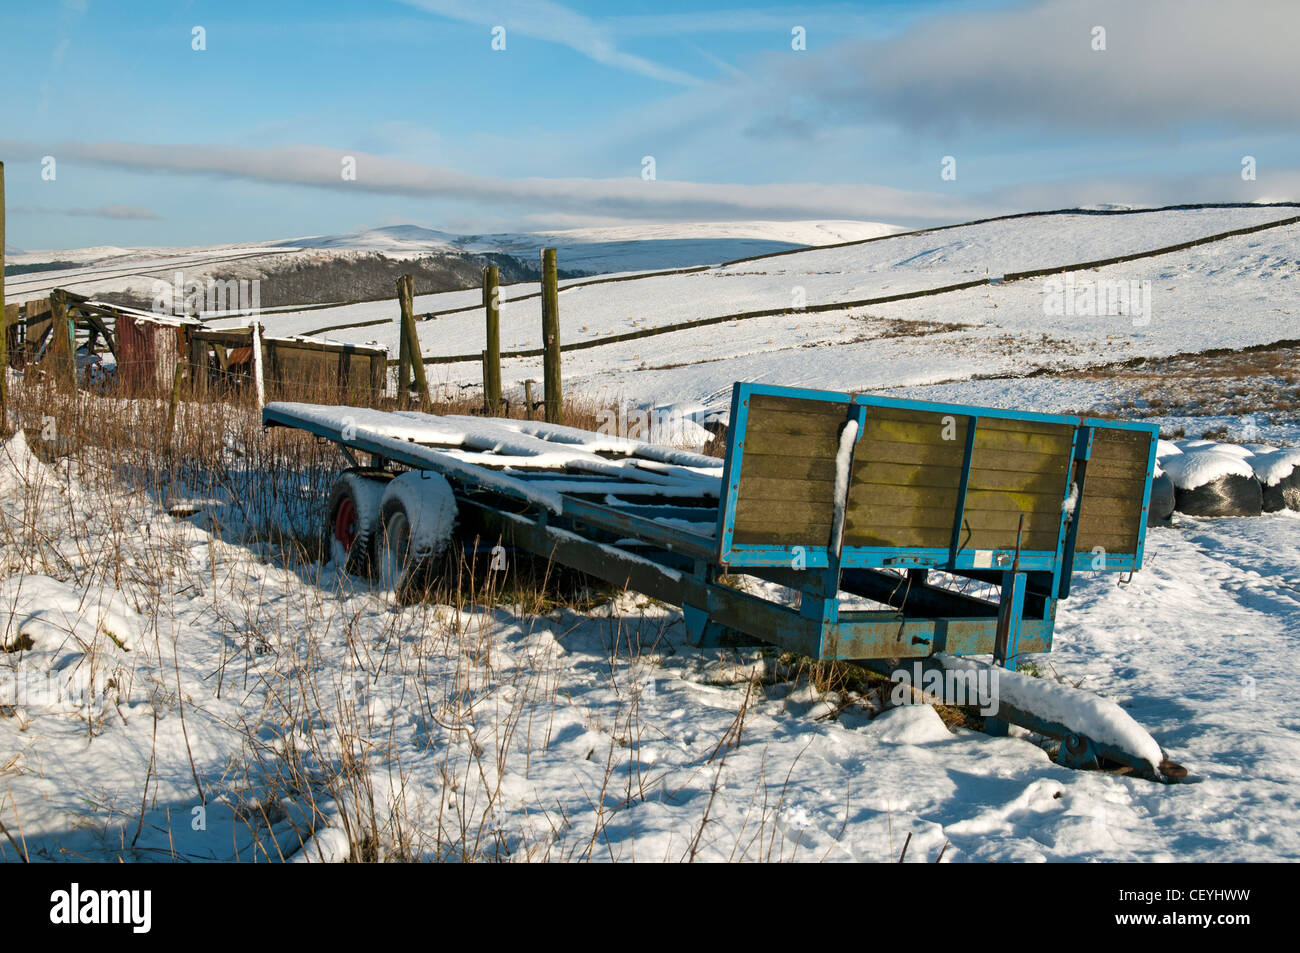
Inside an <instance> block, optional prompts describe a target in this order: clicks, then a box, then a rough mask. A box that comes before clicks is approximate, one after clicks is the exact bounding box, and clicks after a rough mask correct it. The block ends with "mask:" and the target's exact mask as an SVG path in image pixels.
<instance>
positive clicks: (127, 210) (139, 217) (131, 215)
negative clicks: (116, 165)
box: [9, 205, 162, 222]
mask: <svg viewBox="0 0 1300 953" xmlns="http://www.w3.org/2000/svg"><path fill="white" fill-rule="evenodd" d="M9 211H10V212H11V213H14V214H28V215H69V216H71V217H73V218H110V219H115V220H117V221H123V222H126V221H157V220H161V218H162V216H161V215H159V214H158V213H157V212H155V211H154V210H153V209H151V208H144V207H142V206H139V205H98V206H96V207H95V208H51V207H50V206H46V205H15V206H11V207H10V209H9Z"/></svg>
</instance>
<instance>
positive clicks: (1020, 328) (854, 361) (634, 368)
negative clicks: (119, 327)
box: [229, 208, 1300, 409]
mask: <svg viewBox="0 0 1300 953" xmlns="http://www.w3.org/2000/svg"><path fill="white" fill-rule="evenodd" d="M1294 212H1295V209H1293V208H1235V209H1203V210H1180V211H1164V212H1150V213H1131V214H1120V215H1104V216H1103V215H1083V214H1060V215H1046V216H1039V217H1033V218H1023V219H1011V220H1007V221H1000V222H990V223H986V224H982V225H969V226H962V227H960V228H954V229H949V230H946V231H939V232H931V233H924V234H920V235H900V236H896V237H888V238H885V239H882V240H880V241H872V242H868V243H866V244H860V245H851V246H846V247H842V248H829V249H811V250H807V251H801V252H797V253H794V254H788V255H780V256H777V257H769V258H764V259H760V260H757V261H751V262H743V263H739V264H735V265H730V266H726V267H721V268H713V269H709V270H706V271H701V272H694V273H690V274H678V275H665V276H658V277H654V276H652V277H645V278H640V279H636V280H632V281H623V282H615V283H604V284H592V285H583V284H582V283H581V282H562V283H561V286H562V290H561V293H560V319H561V339H562V340H563V341H564V342H566V343H576V342H584V341H593V340H599V339H600V338H601V337H608V336H611V335H615V334H620V333H626V332H629V331H635V330H638V329H643V328H654V327H659V326H664V325H670V324H675V323H680V322H682V321H688V320H695V319H698V318H702V317H713V316H720V315H727V314H733V313H739V312H744V311H751V310H768V309H778V308H789V309H791V311H790V313H787V314H781V315H776V316H770V317H761V318H753V319H747V320H740V321H735V322H728V323H723V324H718V325H711V326H706V327H702V328H695V329H688V330H682V331H676V332H672V333H669V334H664V335H660V336H656V337H650V338H644V339H639V340H632V341H627V342H619V343H612V344H609V345H603V346H600V347H595V348H592V349H588V350H580V351H573V352H569V353H566V354H565V356H564V375H565V384H566V387H569V388H571V389H575V390H579V391H583V392H587V393H591V394H593V395H596V396H600V397H604V398H613V397H616V396H618V395H623V396H625V397H627V398H628V399H630V400H632V401H634V402H636V403H640V404H646V403H653V402H658V401H664V400H678V401H684V402H699V403H702V404H704V405H705V406H708V407H713V408H718V409H725V407H726V401H727V396H728V395H729V393H730V386H731V383H732V382H733V381H736V380H754V381H762V382H767V383H781V384H791V385H805V386H810V387H823V388H828V389H833V390H881V389H886V388H894V387H909V386H911V387H915V386H919V385H926V384H934V383H940V382H945V381H953V380H961V379H966V378H971V377H975V376H988V375H1000V376H1019V375H1023V374H1025V373H1027V372H1029V371H1032V370H1035V369H1038V368H1043V367H1049V368H1050V367H1078V366H1085V365H1089V364H1097V363H1104V362H1111V361H1117V360H1124V359H1127V358H1131V357H1135V356H1139V355H1142V356H1160V355H1169V354H1175V353H1179V352H1183V351H1196V350H1203V349H1206V348H1215V347H1240V346H1244V345H1252V344H1261V343H1266V342H1270V341H1274V340H1277V339H1278V338H1281V337H1284V336H1287V334H1288V330H1287V329H1288V327H1289V328H1291V329H1292V331H1294V330H1295V329H1296V328H1298V327H1300V320H1297V318H1296V308H1295V304H1294V288H1293V286H1292V282H1293V280H1294V279H1295V277H1296V275H1297V264H1296V260H1295V247H1296V242H1297V238H1298V237H1300V225H1291V226H1284V227H1279V228H1276V229H1270V230H1266V231H1262V232H1258V233H1255V234H1250V235H1245V236H1238V237H1233V238H1228V239H1224V240H1223V241H1220V242H1215V243H1211V244H1208V245H1203V246H1198V247H1194V248H1191V249H1187V250H1184V251H1179V252H1173V253H1169V254H1166V255H1161V256H1158V257H1154V258H1146V259H1142V260H1138V261H1134V262H1130V263H1122V264H1116V265H1111V266H1108V267H1104V268H1100V269H1096V270H1091V271H1087V272H1080V273H1076V274H1074V275H1073V280H1075V281H1076V282H1088V281H1090V282H1104V281H1113V282H1123V283H1124V284H1125V285H1128V284H1129V283H1130V282H1138V283H1139V287H1141V286H1143V283H1149V285H1147V286H1146V287H1149V305H1150V306H1149V309H1147V310H1146V311H1145V313H1144V314H1143V315H1141V316H1135V315H1130V314H1110V315H1106V314H1101V315H1085V314H1062V315H1048V314H1045V313H1044V299H1045V296H1046V295H1047V294H1048V293H1049V292H1050V290H1051V289H1050V288H1049V287H1048V286H1047V285H1046V284H1045V282H1044V280H1043V279H1026V280H1022V281H1018V282H1011V283H1005V284H996V285H991V286H981V287H977V288H972V289H968V290H964V291H956V292H950V293H946V294H941V295H934V296H929V297H923V298H915V299H911V300H904V301H897V302H891V303H885V304H877V305H871V306H867V307H857V308H845V309H843V310H831V311H825V312H805V313H798V312H796V311H794V310H793V309H794V308H795V307H797V305H798V303H799V301H803V302H804V303H805V304H807V305H809V306H813V305H820V304H832V303H834V302H837V301H853V300H861V299H868V298H874V297H880V296H887V295H891V294H899V293H905V292H915V291H918V290H924V289H929V288H939V287H943V286H947V285H952V284H957V283H960V282H963V281H971V280H976V279H983V278H986V277H994V278H996V277H999V276H1001V275H1003V274H1006V273H1008V272H1014V271H1023V270H1029V269H1033V268H1043V267H1049V266H1054V265H1063V264H1069V263H1071V262H1079V261H1091V260H1098V259H1102V258H1106V257H1112V256H1116V255H1124V254H1134V253H1138V252H1141V251H1144V250H1149V249H1154V248H1158V247H1163V246H1167V245H1172V244H1176V243H1178V242H1182V241H1188V240H1190V239H1193V238H1198V237H1203V236H1208V235H1212V234H1217V233H1220V232H1225V231H1229V230H1232V229H1238V228H1246V227H1250V226H1254V225H1260V224H1264V223H1267V222H1272V221H1280V220H1282V219H1285V218H1289V217H1291V216H1292V215H1293V214H1294ZM566 288H567V290H564V289H566ZM536 290H537V286H536V285H529V284H521V285H513V286H510V287H509V288H505V289H503V290H502V307H501V346H502V349H503V350H504V351H510V350H516V349H527V348H537V347H540V346H541V333H540V331H541V304H540V300H539V299H538V298H537V297H527V298H524V297H523V296H526V295H531V294H534V293H535V292H536ZM515 298H523V300H514V301H512V299H515ZM479 300H480V295H479V293H478V292H477V291H464V292H452V293H448V294H442V295H426V296H422V297H420V298H418V299H417V300H416V302H415V309H416V311H417V313H421V314H424V313H429V312H439V311H447V310H451V309H455V308H470V309H471V310H468V311H464V312H461V313H459V314H444V315H439V316H437V317H434V318H431V319H429V320H427V321H423V322H421V323H420V324H419V325H418V328H419V334H420V338H421V342H422V349H423V352H424V354H425V355H426V356H435V355H448V354H478V353H479V352H480V351H481V350H482V349H483V347H484V344H485V340H484V329H483V315H482V310H481V308H480V307H478V304H479ZM395 317H396V307H395V305H394V304H393V303H392V302H382V301H381V302H370V303H367V304H359V305H350V306H346V307H338V308H322V309H315V310H311V311H304V312H300V313H297V314H295V313H293V312H291V311H285V312H282V313H277V314H274V315H268V316H267V318H266V325H267V328H268V331H269V332H270V333H272V334H303V333H309V332H317V331H320V330H321V329H325V328H329V329H331V330H329V331H327V332H325V335H324V336H326V337H328V338H330V339H332V340H340V341H349V342H353V343H366V342H377V343H380V344H383V345H385V346H387V347H389V349H390V351H391V352H392V353H393V354H394V355H395V354H396V349H397V325H396V322H395V320H394V319H395ZM376 321H378V322H384V323H380V324H377V325H376V324H369V322H376ZM229 323H232V324H235V323H239V321H238V320H234V321H231V322H229ZM349 323H354V324H363V325H366V326H361V327H353V328H341V327H339V325H345V324H349ZM910 325H915V326H916V329H917V331H918V333H917V334H911V333H908V330H909V326H910ZM936 326H938V328H937V329H936ZM540 372H541V359H540V358H527V359H506V360H504V361H503V363H502V374H503V380H504V382H505V384H506V385H507V386H508V387H513V388H516V389H517V387H518V385H519V383H520V382H521V381H523V380H524V379H526V378H530V377H532V378H540V376H541V373H540ZM429 374H430V378H431V380H432V381H433V382H435V383H443V384H446V385H449V386H453V387H454V386H458V385H461V384H471V383H475V382H478V381H480V380H481V369H480V367H479V364H478V361H477V360H475V361H474V362H473V363H469V362H466V363H462V364H452V365H442V364H439V365H431V366H430V367H429Z"/></svg>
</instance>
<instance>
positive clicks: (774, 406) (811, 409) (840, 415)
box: [749, 394, 849, 421]
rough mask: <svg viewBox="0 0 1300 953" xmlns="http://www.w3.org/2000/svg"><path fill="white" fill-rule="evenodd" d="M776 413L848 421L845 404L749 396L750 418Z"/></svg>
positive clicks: (801, 398) (762, 395)
mask: <svg viewBox="0 0 1300 953" xmlns="http://www.w3.org/2000/svg"><path fill="white" fill-rule="evenodd" d="M776 411H788V412H790V413H795V414H818V415H821V416H825V417H834V418H836V419H837V420H840V421H845V420H848V419H849V405H848V404H847V403H843V404H840V403H831V402H829V401H824V400H813V399H811V398H807V397H777V396H775V395H773V394H751V395H750V396H749V413H750V415H751V416H752V415H754V414H756V413H769V412H776Z"/></svg>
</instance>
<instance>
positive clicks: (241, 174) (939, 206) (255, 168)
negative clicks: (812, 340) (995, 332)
mask: <svg viewBox="0 0 1300 953" xmlns="http://www.w3.org/2000/svg"><path fill="white" fill-rule="evenodd" d="M0 152H3V153H4V154H7V155H9V156H11V157H13V158H14V159H39V158H40V156H42V155H44V154H46V153H49V154H51V155H55V156H58V157H59V158H60V161H69V160H70V161H72V162H79V163H86V164H90V165H98V166H107V167H112V168H122V169H130V170H135V171H141V172H144V171H148V172H171V173H178V174H193V175H211V176H220V177H224V178H231V179H243V180H247V181H252V182H269V183H278V184H285V185H306V186H315V187H319V188H327V189H331V190H335V191H342V192H373V193H382V194H388V195H409V196H419V197H437V198H444V199H456V200H467V201H472V202H475V203H477V204H480V205H487V206H522V207H524V208H526V209H527V210H528V211H529V212H531V213H538V212H547V213H569V214H572V213H581V214H585V215H589V216H593V217H602V218H642V219H654V220H659V221H681V220H686V221H698V220H726V219H735V218H741V219H754V218H773V219H811V218H834V219H862V220H869V221H884V222H895V221H908V222H938V221H955V220H961V219H969V218H978V217H981V216H984V215H990V214H997V213H999V212H1002V211H1006V210H1007V209H1006V208H1004V207H1001V206H997V205H994V204H992V203H989V202H987V201H981V200H972V199H968V198H963V197H960V196H950V195H946V194H943V193H939V192H925V191H908V190H904V189H895V188H888V187H886V186H881V185H868V184H844V185H839V184H825V183H818V182H806V183H773V184H763V185H735V184H718V183H711V182H682V181H670V180H664V179H661V180H657V181H643V180H642V179H641V178H639V177H637V178H632V177H628V178H612V179H591V178H549V179H545V178H506V177H502V176H487V175H475V174H471V173H467V172H461V171H459V170H456V169H448V168H444V167H441V166H431V165H424V164H421V163H416V162H408V161H404V160H399V159H390V158H385V157H383V156H376V155H367V154H364V153H360V152H355V151H354V152H345V151H343V150H339V149H329V148H325V147H321V146H283V147H268V148H248V147H239V146H217V145H175V144H168V145H152V144H148V143H135V142H75V141H74V142H64V143H59V144H56V145H49V144H36V143H30V142H23V141H17V140H0ZM349 155H350V156H352V157H353V158H354V159H355V162H356V179H355V181H352V180H345V179H344V178H343V176H342V174H341V172H342V169H343V159H344V157H345V156H349Z"/></svg>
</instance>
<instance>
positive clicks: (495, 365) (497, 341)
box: [483, 265, 501, 416]
mask: <svg viewBox="0 0 1300 953" xmlns="http://www.w3.org/2000/svg"><path fill="white" fill-rule="evenodd" d="M498 294H499V290H498V288H497V266H496V265H488V266H486V267H485V268H484V269H483V310H484V312H485V313H486V316H487V350H486V351H484V352H483V353H484V358H483V399H484V401H486V402H487V412H488V414H489V415H490V416H496V415H497V414H499V413H501V303H500V300H499V298H498Z"/></svg>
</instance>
